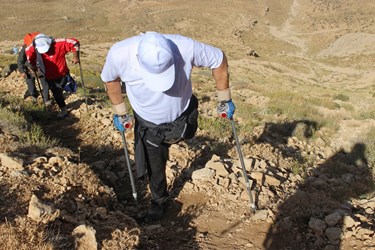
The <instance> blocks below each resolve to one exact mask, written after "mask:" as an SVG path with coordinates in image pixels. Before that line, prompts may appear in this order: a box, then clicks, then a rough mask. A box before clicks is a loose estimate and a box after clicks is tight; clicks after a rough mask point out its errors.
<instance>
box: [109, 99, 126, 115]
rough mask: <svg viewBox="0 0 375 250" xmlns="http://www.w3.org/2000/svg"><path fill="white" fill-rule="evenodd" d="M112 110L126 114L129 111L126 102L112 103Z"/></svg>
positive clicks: (118, 113)
mask: <svg viewBox="0 0 375 250" xmlns="http://www.w3.org/2000/svg"><path fill="white" fill-rule="evenodd" d="M112 110H113V112H115V114H116V115H125V114H126V113H127V112H128V111H127V109H126V106H125V102H122V103H120V104H116V105H112Z"/></svg>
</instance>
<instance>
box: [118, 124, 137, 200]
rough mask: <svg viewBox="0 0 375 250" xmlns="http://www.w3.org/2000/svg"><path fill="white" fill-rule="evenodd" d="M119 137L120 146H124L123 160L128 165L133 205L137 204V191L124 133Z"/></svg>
mask: <svg viewBox="0 0 375 250" xmlns="http://www.w3.org/2000/svg"><path fill="white" fill-rule="evenodd" d="M121 137H122V144H123V145H124V152H125V159H126V164H127V165H128V172H129V177H130V183H131V186H132V191H133V197H134V200H135V203H136V204H137V190H136V189H135V183H134V177H133V172H132V169H131V167H130V160H129V154H128V148H127V147H126V140H125V131H122V132H121Z"/></svg>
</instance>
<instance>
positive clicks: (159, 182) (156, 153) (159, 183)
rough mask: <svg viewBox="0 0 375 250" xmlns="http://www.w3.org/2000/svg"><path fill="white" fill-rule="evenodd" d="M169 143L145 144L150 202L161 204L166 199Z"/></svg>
mask: <svg viewBox="0 0 375 250" xmlns="http://www.w3.org/2000/svg"><path fill="white" fill-rule="evenodd" d="M169 146H170V145H169V144H165V143H162V144H160V145H158V147H155V146H152V145H150V144H146V153H145V157H146V161H147V162H148V163H149V164H147V173H148V177H149V181H150V191H151V202H153V203H156V204H159V205H161V206H162V204H163V203H165V202H166V201H167V200H168V197H169V194H168V191H167V176H166V172H165V168H166V164H167V160H168V155H169Z"/></svg>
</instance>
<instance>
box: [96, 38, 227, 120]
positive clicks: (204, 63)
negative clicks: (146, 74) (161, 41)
mask: <svg viewBox="0 0 375 250" xmlns="http://www.w3.org/2000/svg"><path fill="white" fill-rule="evenodd" d="M142 35H143V34H141V35H138V36H135V37H131V38H128V39H125V40H123V41H120V42H118V43H116V44H115V45H113V46H112V47H111V49H110V50H109V52H108V55H107V58H106V62H105V64H104V67H103V70H102V73H101V78H102V80H103V81H104V82H111V81H114V80H115V79H118V78H120V79H121V81H122V82H124V83H125V84H126V93H127V95H128V98H129V102H130V104H131V105H132V107H133V109H134V111H135V112H136V113H137V114H138V115H139V116H140V117H142V118H143V119H145V120H147V121H149V122H152V123H155V124H161V123H165V122H172V121H174V120H175V119H176V118H177V117H179V116H180V115H181V114H182V113H183V112H184V111H185V109H186V108H187V107H188V105H189V100H190V98H191V95H192V84H191V80H190V75H191V71H192V69H193V67H194V66H195V67H208V68H210V69H215V68H217V67H219V66H220V64H221V62H222V60H223V52H222V51H221V50H220V49H218V48H215V47H213V46H210V45H207V44H204V43H201V42H198V41H195V40H193V39H191V38H188V37H184V36H181V35H173V34H163V36H164V37H165V38H167V39H168V40H170V41H171V42H172V44H173V46H172V51H173V54H174V55H173V56H174V61H175V70H176V80H175V82H174V84H173V86H172V87H171V88H170V89H169V90H167V91H165V92H153V91H151V90H150V89H148V88H147V87H146V85H145V84H144V82H143V80H142V75H141V72H140V69H139V62H138V59H137V49H138V44H139V41H140V40H141V38H142ZM155 84H157V83H155Z"/></svg>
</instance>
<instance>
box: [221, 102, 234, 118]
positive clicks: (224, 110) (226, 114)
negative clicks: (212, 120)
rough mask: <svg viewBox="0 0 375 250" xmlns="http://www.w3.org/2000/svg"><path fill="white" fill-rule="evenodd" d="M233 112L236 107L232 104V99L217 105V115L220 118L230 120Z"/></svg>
mask: <svg viewBox="0 0 375 250" xmlns="http://www.w3.org/2000/svg"><path fill="white" fill-rule="evenodd" d="M235 110H236V106H235V105H234V103H233V102H232V99H231V100H229V101H223V102H219V103H218V104H217V113H218V115H219V116H220V117H221V118H228V119H232V117H233V115H234V111H235Z"/></svg>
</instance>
